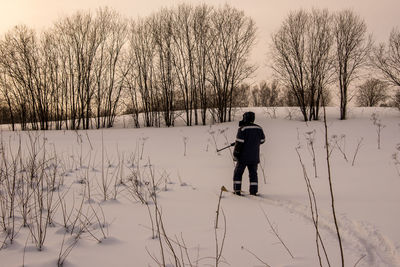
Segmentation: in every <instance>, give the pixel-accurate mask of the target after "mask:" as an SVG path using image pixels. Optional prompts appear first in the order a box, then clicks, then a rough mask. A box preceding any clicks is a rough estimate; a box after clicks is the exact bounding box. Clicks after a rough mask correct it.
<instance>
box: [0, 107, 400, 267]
mask: <svg viewBox="0 0 400 267" xmlns="http://www.w3.org/2000/svg"><path fill="white" fill-rule="evenodd" d="M245 110H247V109H245ZM245 110H240V111H238V112H237V113H236V116H235V120H234V121H233V122H229V123H222V124H214V125H212V126H210V125H208V126H192V127H185V126H183V125H182V124H181V125H182V126H179V125H178V126H176V127H172V128H139V129H135V128H130V120H129V117H125V118H124V119H122V117H120V118H119V121H118V123H117V127H115V128H112V129H104V130H88V131H46V132H38V133H30V134H31V135H35V134H36V135H40V138H41V137H43V138H45V140H46V149H48V150H49V151H53V150H55V151H56V154H57V157H58V160H59V162H60V166H61V165H62V168H60V170H59V172H60V175H64V176H63V177H64V185H63V186H61V187H60V190H59V191H60V192H62V193H66V197H65V198H66V199H67V206H68V209H75V210H77V209H78V206H79V203H80V202H81V201H82V198H83V197H84V198H85V201H84V204H83V211H84V212H85V213H86V212H88V213H90V207H89V206H90V205H89V203H91V204H92V206H93V207H94V208H95V209H97V210H98V209H99V206H101V208H102V209H103V211H104V217H105V222H106V223H105V224H104V226H105V227H104V231H105V235H106V238H104V237H103V234H102V233H101V231H100V230H99V229H100V228H99V227H97V229H96V228H95V227H94V226H93V225H92V226H90V227H92V228H91V229H92V234H94V235H95V236H96V237H98V238H99V239H100V240H101V242H100V243H99V242H98V241H96V239H94V238H93V237H92V236H91V235H90V234H89V233H83V234H82V236H81V238H80V239H79V240H78V243H77V244H76V246H75V247H74V248H73V250H72V252H71V253H70V254H69V256H68V257H67V259H66V261H65V263H64V266H67V267H75V266H113V267H122V266H158V264H157V262H156V261H155V260H154V259H153V258H152V257H154V258H156V259H158V260H159V261H161V249H160V243H159V239H158V238H152V230H151V228H152V224H151V220H150V217H149V212H148V209H147V207H146V205H144V204H141V203H140V201H138V200H137V199H136V200H135V199H134V198H133V197H132V196H131V194H129V193H128V192H127V190H125V189H124V186H123V185H120V186H119V187H118V190H119V193H118V194H117V197H116V199H113V197H112V191H113V190H114V189H113V188H112V187H113V186H114V182H110V183H111V186H110V188H111V189H110V196H109V199H108V200H107V201H104V200H103V196H102V192H101V190H100V185H101V182H100V181H101V177H102V170H103V171H104V173H106V174H108V176H107V177H108V179H110V180H111V181H112V179H117V178H115V177H122V179H128V178H129V177H130V175H132V169H134V168H135V167H137V166H136V164H138V165H139V168H140V170H141V171H142V175H143V177H148V176H149V164H150V165H151V169H152V170H153V171H154V174H155V179H156V180H157V181H159V184H158V186H159V188H158V189H159V192H158V193H157V200H158V205H159V207H160V209H161V212H162V218H163V223H164V227H165V231H166V233H167V235H168V237H169V238H170V239H171V240H173V241H179V242H180V243H181V244H182V243H183V240H184V244H185V246H186V248H187V254H188V256H186V252H185V250H184V249H182V252H183V255H181V251H180V250H179V248H178V247H177V246H176V245H175V243H174V242H172V244H173V245H174V246H175V247H176V253H177V254H178V257H180V258H184V259H185V260H184V261H185V266H215V265H216V260H215V257H216V238H215V233H217V236H218V239H217V240H218V244H219V248H221V242H222V241H223V234H224V229H225V230H226V236H225V240H224V246H223V249H222V257H221V261H220V263H219V265H218V266H234V267H235V266H237V267H243V266H267V265H266V264H268V265H269V266H273V267H278V266H281V267H283V266H286V267H289V266H290V267H294V266H296V267H310V266H319V261H318V255H317V247H316V241H315V240H316V232H315V227H314V224H313V221H312V217H311V209H310V202H309V196H308V193H307V187H306V182H305V179H304V174H303V170H302V167H301V164H300V161H299V157H298V155H297V153H296V148H298V151H299V152H300V155H301V158H302V160H303V162H304V164H305V167H306V171H307V175H308V177H309V179H310V182H311V185H312V187H313V190H314V192H315V194H316V200H317V205H318V215H319V230H320V233H321V236H322V239H323V240H324V244H325V246H326V251H327V254H328V257H329V260H330V263H331V266H341V257H340V250H339V243H338V238H337V233H336V229H335V225H334V221H333V216H332V208H331V204H332V201H331V195H330V190H329V180H328V172H327V161H326V150H325V145H324V134H325V132H324V124H323V121H322V120H321V121H313V122H308V123H305V122H303V121H301V117H300V116H299V114H298V113H296V114H295V116H294V117H293V118H291V119H289V117H288V116H287V115H288V113H289V108H284V107H283V108H278V109H276V110H275V111H276V118H275V117H274V116H272V114H273V111H274V110H273V109H266V108H252V109H251V110H252V111H254V112H255V113H256V123H257V124H259V125H260V126H261V127H262V128H263V129H264V132H265V135H266V143H265V144H263V145H262V146H261V162H260V165H259V169H258V175H259V194H260V195H259V196H258V197H253V196H242V197H239V196H235V195H233V194H232V193H230V192H223V193H222V199H221V203H220V208H221V212H220V214H219V223H218V229H217V230H216V231H215V229H214V226H215V219H216V214H217V213H216V211H217V205H218V200H219V195H220V192H221V190H220V188H221V186H225V187H226V188H227V189H228V190H232V174H233V169H234V162H233V160H232V156H231V153H232V148H231V149H226V150H224V151H221V152H220V153H217V152H216V146H217V147H218V148H221V147H223V146H225V145H227V144H229V143H230V142H233V141H234V140H235V135H236V131H237V128H238V121H239V120H240V118H241V114H242V113H243V112H244V111H245ZM373 113H375V114H377V115H378V117H379V119H380V121H381V123H382V125H384V126H385V127H384V128H383V129H382V130H381V148H380V149H378V139H377V136H378V135H377V127H376V125H374V124H373V122H372V120H371V114H373ZM321 114H322V113H321ZM327 114H328V137H329V139H330V140H331V144H330V148H332V147H334V145H335V143H334V141H333V140H334V139H332V137H333V136H336V140H339V141H338V144H340V147H341V148H342V150H343V152H344V154H345V155H346V157H347V161H346V159H345V158H344V155H343V153H341V152H340V150H339V149H338V147H334V148H333V151H332V153H331V156H330V165H331V178H332V186H333V193H334V200H335V202H334V204H335V209H336V215H337V220H338V226H339V231H340V234H341V238H342V243H343V251H344V261H345V266H355V264H356V266H358V267H362V266H369V267H370V266H375V267H379V266H400V206H399V205H400V174H399V171H400V166H399V164H397V165H396V164H395V160H394V158H393V157H394V154H396V153H397V155H399V153H400V151H399V149H400V148H399V147H398V146H399V144H400V112H399V111H398V110H396V109H390V108H351V110H350V111H349V118H348V119H347V120H345V121H341V120H339V119H338V117H339V110H338V108H328V109H327ZM321 118H322V116H321ZM125 127H126V128H125ZM312 135H313V136H314V138H315V140H314V148H315V155H316V169H317V177H315V173H314V167H313V161H312V156H311V155H312V151H311V149H310V147H309V146H308V145H307V137H308V136H312ZM102 136H103V142H102ZM19 137H21V139H22V148H23V154H24V153H25V155H26V154H28V152H27V151H28V143H29V142H28V140H29V138H28V132H11V131H8V130H7V129H3V131H2V140H3V143H4V145H5V147H6V149H5V150H6V151H7V149H8V150H10V151H11V150H13V149H14V150H16V149H17V146H18V142H19ZM214 138H215V139H214ZM361 138H363V139H362V143H361V146H360V148H359V151H358V153H357V155H356V158H355V163H354V166H352V161H353V157H354V154H355V152H356V147H357V144H358V141H359V140H360V139H361ZM214 140H215V142H214ZM185 142H186V153H185ZM103 149H104V150H103ZM102 151H104V154H103V155H104V165H103V167H102ZM49 153H50V152H49ZM140 158H141V159H140ZM121 162H122V163H121ZM119 164H122V165H123V166H124V167H123V168H122V169H123V171H122V173H121V172H120V170H121V168H119V167H118V166H119ZM146 175H147V176H146ZM83 176H88V177H90V180H91V200H90V201H89V200H88V199H86V198H87V195H85V196H84V195H83V191H84V190H83V188H84V187H85V184H82V183H78V182H77V181H79V180H80V179H81V178H82V177H83ZM248 187H249V181H248V173H247V171H246V172H245V174H244V175H243V188H242V189H243V190H244V191H248ZM68 190H69V191H68ZM56 195H57V194H56ZM55 198H58V197H57V196H56V197H55ZM73 203H74V204H73ZM149 203H150V204H149V208H150V210H151V212H152V213H153V217H154V211H153V210H152V209H153V208H154V203H152V202H151V201H149ZM73 205H75V206H73ZM222 211H223V213H222ZM263 212H265V214H266V215H267V217H268V219H269V221H270V222H271V224H272V227H273V228H274V229H275V231H276V232H277V233H278V235H279V237H280V238H281V240H282V242H283V243H284V244H285V245H286V246H287V248H288V250H289V251H290V252H291V253H292V254H293V258H292V257H291V256H290V254H289V253H288V251H287V250H286V249H285V247H284V246H283V244H282V243H281V242H280V241H279V239H278V237H277V236H276V235H275V234H274V233H273V231H272V230H271V227H270V225H269V224H268V221H267V218H266V216H265V215H264V213H263ZM223 215H225V216H223ZM100 216H102V215H100ZM224 217H225V220H224ZM153 219H154V218H153ZM101 220H103V219H101ZM93 221H94V222H95V221H96V220H95V219H93ZM224 221H225V224H224ZM64 236H65V239H66V242H67V241H68V240H70V239H71V238H72V235H71V234H70V233H67V234H65V229H64V228H63V226H62V216H61V211H60V208H58V209H57V211H56V215H55V223H54V225H52V226H50V227H49V229H48V233H47V236H46V240H45V243H44V249H43V250H42V251H38V250H37V249H36V247H35V244H34V243H33V242H32V239H31V238H30V237H29V230H28V229H27V228H24V227H21V228H19V229H18V235H17V236H16V238H15V241H14V242H13V243H12V244H9V242H7V244H5V246H4V247H3V248H2V249H1V250H0V266H1V267H13V266H22V264H23V262H24V264H25V266H28V267H39V266H42V267H47V266H57V259H58V256H59V253H60V249H61V245H62V242H63V237H64ZM0 238H1V239H0V241H3V240H4V233H3V234H2V235H1V236H0ZM164 250H165V253H166V254H165V258H166V266H175V261H174V260H173V258H172V255H171V254H170V253H168V252H166V251H167V249H166V247H165V245H164ZM188 258H189V259H190V263H189V260H188ZM322 258H323V264H324V266H327V264H326V262H325V260H324V258H325V257H324V256H322Z"/></svg>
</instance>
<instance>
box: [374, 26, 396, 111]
mask: <svg viewBox="0 0 400 267" xmlns="http://www.w3.org/2000/svg"><path fill="white" fill-rule="evenodd" d="M399 51H400V31H399V29H397V28H394V29H393V30H392V31H391V33H390V37H389V41H388V44H387V45H385V44H384V43H381V44H380V45H378V46H377V47H375V48H374V50H373V53H372V57H371V59H372V60H371V62H372V64H373V66H374V67H375V68H376V69H378V70H379V71H380V73H381V74H382V76H383V79H384V80H385V81H386V82H388V83H389V84H391V85H393V86H397V87H398V86H400V52H399ZM394 105H395V106H397V107H398V108H400V89H398V90H397V92H396V93H395V97H394Z"/></svg>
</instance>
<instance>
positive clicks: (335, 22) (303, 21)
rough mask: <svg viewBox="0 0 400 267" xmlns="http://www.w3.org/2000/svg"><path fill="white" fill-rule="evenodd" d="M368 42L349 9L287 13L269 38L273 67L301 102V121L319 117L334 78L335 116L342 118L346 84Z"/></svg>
mask: <svg viewBox="0 0 400 267" xmlns="http://www.w3.org/2000/svg"><path fill="white" fill-rule="evenodd" d="M371 45H372V41H371V38H370V36H368V35H367V31H366V24H365V22H364V21H363V20H362V19H361V18H360V17H358V16H357V15H356V14H354V13H353V12H352V11H349V10H345V11H342V12H339V13H335V14H330V13H329V12H328V10H317V9H314V10H312V11H310V12H307V11H304V10H300V11H297V12H292V13H290V14H289V16H288V17H287V18H286V19H285V20H284V22H283V24H282V25H281V27H280V29H279V30H278V31H277V32H276V33H275V34H274V35H273V36H272V46H271V48H272V53H271V54H272V59H273V69H274V71H275V73H276V74H278V77H279V78H280V80H281V81H283V83H284V84H285V86H286V87H288V88H290V90H291V92H292V94H293V95H294V96H295V97H296V100H297V102H298V104H299V106H300V109H301V112H302V114H303V118H304V120H306V121H307V120H318V119H319V117H318V115H319V107H320V105H322V104H324V95H326V93H325V92H324V91H326V90H328V86H329V85H331V84H332V83H333V82H334V81H335V78H336V80H338V84H339V89H340V110H341V112H340V117H341V119H346V107H347V103H348V98H347V96H348V87H349V85H350V83H351V82H352V81H353V80H354V78H356V77H357V74H358V71H359V70H360V68H361V67H362V66H363V64H365V63H366V62H367V59H368V53H369V51H370V49H371Z"/></svg>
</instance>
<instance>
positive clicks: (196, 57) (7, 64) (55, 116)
mask: <svg viewBox="0 0 400 267" xmlns="http://www.w3.org/2000/svg"><path fill="white" fill-rule="evenodd" d="M255 36H256V27H255V24H254V22H253V20H252V19H251V18H249V17H246V16H245V14H244V13H243V12H242V11H239V10H237V9H235V8H232V7H230V6H228V5H225V6H223V7H220V8H213V7H211V6H207V5H199V6H195V7H193V6H189V5H185V4H182V5H179V6H178V7H176V8H173V9H162V10H160V11H159V12H157V13H155V14H153V15H151V16H149V17H147V18H140V19H137V20H127V19H124V18H122V17H121V16H120V15H119V14H118V13H116V12H115V11H113V10H111V9H109V8H101V9H99V10H97V12H96V13H95V14H91V13H89V12H77V13H76V14H74V15H72V16H69V17H65V18H62V19H59V20H58V21H57V22H55V23H54V25H53V26H52V27H51V28H49V29H47V30H46V31H45V32H43V33H41V34H40V35H39V34H37V33H36V32H35V31H34V30H32V29H29V28H28V27H27V26H16V27H15V28H13V29H12V30H10V31H9V32H8V33H6V34H5V36H4V37H3V38H2V39H1V40H0V73H1V77H0V90H1V95H2V98H3V101H4V103H3V105H4V106H6V107H7V113H8V115H9V120H10V121H11V123H12V125H13V127H14V125H15V123H21V127H22V129H27V128H28V127H29V128H32V129H49V128H53V127H54V126H55V128H56V129H61V128H67V129H81V128H83V129H88V128H93V127H96V128H100V127H111V126H112V125H113V123H114V120H115V117H116V115H117V113H118V112H121V109H123V108H126V107H129V110H130V111H132V113H133V114H134V118H135V124H136V126H139V125H140V124H139V114H143V121H144V123H143V124H144V125H145V126H159V125H161V123H163V124H165V125H167V126H171V125H174V120H175V118H176V116H177V114H176V110H178V109H179V110H183V111H184V114H185V116H183V117H184V118H185V121H186V124H187V125H192V124H199V123H200V121H201V123H202V124H206V112H207V110H208V109H210V108H213V109H214V111H215V112H214V113H213V114H216V120H218V121H220V122H223V121H227V120H231V118H232V115H231V110H232V107H233V105H232V104H233V101H234V100H233V95H234V91H235V90H239V89H238V88H239V84H240V83H241V82H242V81H243V80H244V79H246V78H247V77H248V76H249V75H250V74H251V73H252V72H253V71H254V67H253V66H251V65H250V64H249V63H248V55H249V53H250V50H251V48H252V46H253V44H254V42H255ZM122 104H124V105H122ZM121 107H123V108H121ZM197 110H201V112H199V113H200V114H198V112H197ZM179 115H180V114H179ZM199 115H200V117H199ZM193 120H194V121H193Z"/></svg>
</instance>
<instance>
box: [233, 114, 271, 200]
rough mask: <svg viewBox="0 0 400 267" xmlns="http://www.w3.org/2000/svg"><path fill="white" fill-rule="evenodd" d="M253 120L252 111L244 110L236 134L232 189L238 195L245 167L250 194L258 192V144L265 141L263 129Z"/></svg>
mask: <svg viewBox="0 0 400 267" xmlns="http://www.w3.org/2000/svg"><path fill="white" fill-rule="evenodd" d="M248 113H252V114H248ZM253 122H254V113H253V112H246V113H245V114H244V115H243V121H241V122H240V123H239V125H240V127H239V130H238V132H237V135H236V143H235V149H234V152H233V156H234V160H236V161H237V163H236V167H235V171H234V173H233V190H234V192H235V194H238V195H240V191H241V189H242V176H243V172H244V170H245V169H246V167H247V169H248V171H249V178H250V190H249V191H250V194H252V195H255V194H257V192H258V176H257V165H258V163H259V162H260V144H263V143H264V142H265V135H264V132H263V129H262V128H261V127H260V126H259V125H257V124H254V123H253Z"/></svg>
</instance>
